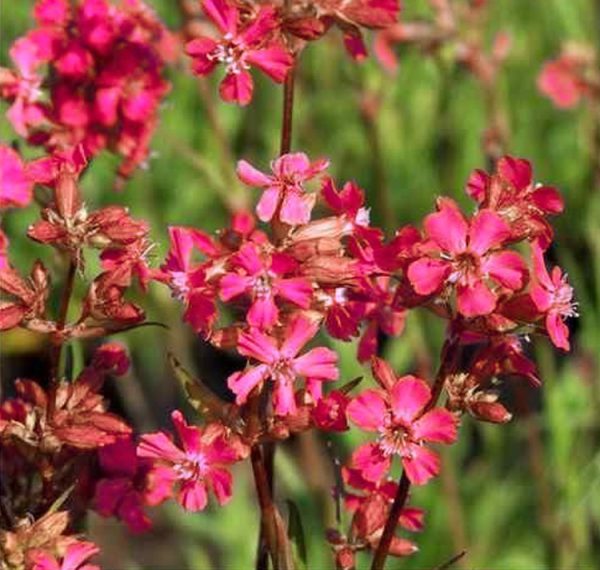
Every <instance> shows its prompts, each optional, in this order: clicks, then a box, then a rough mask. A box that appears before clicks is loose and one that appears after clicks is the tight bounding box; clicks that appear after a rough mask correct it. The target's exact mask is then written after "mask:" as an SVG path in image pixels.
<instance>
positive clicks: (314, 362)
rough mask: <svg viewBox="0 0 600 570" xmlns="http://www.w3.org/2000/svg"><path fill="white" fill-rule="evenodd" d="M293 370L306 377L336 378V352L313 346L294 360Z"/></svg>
mask: <svg viewBox="0 0 600 570" xmlns="http://www.w3.org/2000/svg"><path fill="white" fill-rule="evenodd" d="M294 370H295V371H296V372H297V373H298V374H299V375H300V376H304V377H306V378H313V379H317V380H318V379H320V380H337V378H338V369H337V354H336V353H335V352H334V351H333V350H330V349H329V348H325V347H323V346H320V347H317V348H313V349H312V350H309V351H308V352H307V353H306V354H303V355H302V356H298V357H297V358H296V359H295V360H294Z"/></svg>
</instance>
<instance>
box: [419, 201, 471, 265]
mask: <svg viewBox="0 0 600 570" xmlns="http://www.w3.org/2000/svg"><path fill="white" fill-rule="evenodd" d="M439 207H440V210H439V212H436V213H435V214H429V215H428V216H427V217H426V218H425V222H424V224H423V226H424V228H425V231H426V232H427V236H428V237H429V238H430V239H432V240H433V241H434V242H435V243H436V244H437V245H438V246H439V247H440V248H441V249H443V250H445V251H449V252H452V253H460V252H462V251H464V250H465V248H466V246H467V232H468V230H469V225H468V224H467V220H466V219H465V217H464V215H463V213H462V212H461V211H460V209H459V208H458V206H457V205H456V203H455V202H454V201H452V200H449V199H446V200H443V201H442V202H441V203H440V206H439Z"/></svg>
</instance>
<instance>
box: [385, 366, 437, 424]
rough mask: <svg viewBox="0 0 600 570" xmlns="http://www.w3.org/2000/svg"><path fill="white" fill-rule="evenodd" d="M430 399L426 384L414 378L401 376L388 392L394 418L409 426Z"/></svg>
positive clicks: (429, 391)
mask: <svg viewBox="0 0 600 570" xmlns="http://www.w3.org/2000/svg"><path fill="white" fill-rule="evenodd" d="M430 398H431V390H430V388H429V386H428V385H427V383H426V382H425V381H424V380H421V379H420V378H417V377H416V376H410V375H409V376H403V377H402V378H400V379H398V381H397V382H396V383H395V384H394V385H393V386H392V389H391V390H390V403H391V407H392V412H393V414H394V418H395V419H396V420H398V421H400V422H401V423H402V424H404V425H407V426H408V425H410V424H411V423H412V422H413V421H414V419H415V418H416V417H417V416H418V414H419V413H420V412H421V411H422V410H423V408H424V407H425V406H426V404H427V403H428V402H429V400H430Z"/></svg>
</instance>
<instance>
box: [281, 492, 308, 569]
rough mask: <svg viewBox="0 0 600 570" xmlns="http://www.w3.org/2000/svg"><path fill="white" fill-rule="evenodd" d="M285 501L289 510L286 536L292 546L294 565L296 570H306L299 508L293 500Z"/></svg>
mask: <svg viewBox="0 0 600 570" xmlns="http://www.w3.org/2000/svg"><path fill="white" fill-rule="evenodd" d="M286 503H287V507H288V512H289V522H288V537H289V539H290V543H291V546H292V556H293V558H294V566H295V568H296V569H297V570H306V569H307V568H308V560H307V551H306V539H305V537H304V528H303V526H302V518H301V517H300V510H299V509H298V507H297V506H296V503H294V502H293V501H290V500H287V501H286Z"/></svg>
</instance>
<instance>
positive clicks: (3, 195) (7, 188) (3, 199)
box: [0, 145, 33, 208]
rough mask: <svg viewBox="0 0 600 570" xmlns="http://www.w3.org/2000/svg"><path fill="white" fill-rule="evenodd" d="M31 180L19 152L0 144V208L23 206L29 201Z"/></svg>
mask: <svg viewBox="0 0 600 570" xmlns="http://www.w3.org/2000/svg"><path fill="white" fill-rule="evenodd" d="M32 191H33V181H32V180H31V179H30V177H29V176H28V175H27V170H26V167H25V164H24V163H23V160H21V157H20V156H19V154H18V153H17V152H16V151H14V150H13V149H12V148H10V147H8V146H5V145H0V208H7V207H10V206H15V207H17V208H23V207H24V206H27V205H28V204H29V202H31V196H32Z"/></svg>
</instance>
